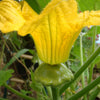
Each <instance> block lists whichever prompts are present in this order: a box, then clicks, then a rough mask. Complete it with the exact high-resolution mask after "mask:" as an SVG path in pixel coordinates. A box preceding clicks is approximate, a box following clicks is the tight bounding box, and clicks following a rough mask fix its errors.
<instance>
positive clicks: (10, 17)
mask: <svg viewBox="0 0 100 100" xmlns="http://www.w3.org/2000/svg"><path fill="white" fill-rule="evenodd" d="M24 22H25V20H24V18H23V17H22V15H21V5H20V4H19V3H18V2H16V1H14V0H2V1H0V30H1V31H2V32H3V33H7V32H10V31H17V30H18V29H19V28H20V27H21V26H22V25H23V24H24Z"/></svg>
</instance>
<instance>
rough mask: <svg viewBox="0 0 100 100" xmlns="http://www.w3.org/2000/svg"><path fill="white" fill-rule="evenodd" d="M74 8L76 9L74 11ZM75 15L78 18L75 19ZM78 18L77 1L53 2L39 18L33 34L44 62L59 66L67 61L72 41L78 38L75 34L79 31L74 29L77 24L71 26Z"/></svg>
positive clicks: (57, 0) (59, 0)
mask: <svg viewBox="0 0 100 100" xmlns="http://www.w3.org/2000/svg"><path fill="white" fill-rule="evenodd" d="M70 3H72V8H70V6H69V5H70ZM73 7H75V8H76V9H75V8H74V10H73ZM70 12H71V13H70ZM72 12H73V13H72ZM73 14H74V15H76V16H75V17H73ZM76 17H77V4H76V2H75V0H53V1H51V2H50V3H49V4H48V5H47V6H46V8H45V9H44V10H43V12H42V13H41V14H40V16H39V22H38V24H37V27H36V29H35V30H34V31H33V32H32V34H31V35H32V36H33V38H34V41H35V45H36V48H37V52H38V55H39V57H40V59H41V60H42V61H44V62H46V63H49V64H58V63H61V62H64V61H66V60H67V58H68V56H69V52H70V49H71V47H72V44H73V42H72V41H73V40H75V39H76V38H77V37H76V35H77V34H75V33H76V32H77V30H73V29H72V26H73V25H74V24H75V25H76V23H74V24H72V26H71V23H72V22H73V20H74V19H75V18H76ZM79 29H80V28H79ZM78 31H79V30H78ZM78 34H79V33H78ZM74 36H75V37H76V38H75V39H74ZM65 55H66V56H65Z"/></svg>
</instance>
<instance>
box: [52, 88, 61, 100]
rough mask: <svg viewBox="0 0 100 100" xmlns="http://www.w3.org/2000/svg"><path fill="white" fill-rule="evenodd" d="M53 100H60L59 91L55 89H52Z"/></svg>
mask: <svg viewBox="0 0 100 100" xmlns="http://www.w3.org/2000/svg"><path fill="white" fill-rule="evenodd" d="M52 96H53V100H60V96H59V90H58V88H56V87H52Z"/></svg>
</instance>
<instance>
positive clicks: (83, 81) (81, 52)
mask: <svg viewBox="0 0 100 100" xmlns="http://www.w3.org/2000/svg"><path fill="white" fill-rule="evenodd" d="M82 47H83V45H82V34H80V59H81V66H82V65H83V49H82ZM84 87H85V75H84V72H83V73H82V88H84ZM84 100H87V97H86V95H84Z"/></svg>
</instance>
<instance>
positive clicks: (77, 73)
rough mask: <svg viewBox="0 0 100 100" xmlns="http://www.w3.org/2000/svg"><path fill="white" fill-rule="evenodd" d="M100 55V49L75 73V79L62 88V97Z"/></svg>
mask: <svg viewBox="0 0 100 100" xmlns="http://www.w3.org/2000/svg"><path fill="white" fill-rule="evenodd" d="M99 53H100V47H98V48H97V49H96V51H95V52H94V53H93V54H92V55H91V56H90V57H89V59H88V60H87V61H86V62H85V63H84V64H83V65H82V66H81V67H80V69H79V70H78V71H77V72H76V73H75V75H74V79H73V80H72V81H71V82H69V83H65V84H64V85H62V86H61V87H60V92H59V93H60V95H61V94H62V93H63V92H64V91H65V90H66V89H67V88H68V87H69V86H70V85H71V84H72V83H73V82H74V81H75V80H76V79H77V78H78V77H79V76H80V75H81V74H82V72H84V70H85V69H86V68H87V67H88V66H89V64H91V63H92V61H93V60H94V59H95V58H96V57H97V56H98V54H99Z"/></svg>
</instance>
